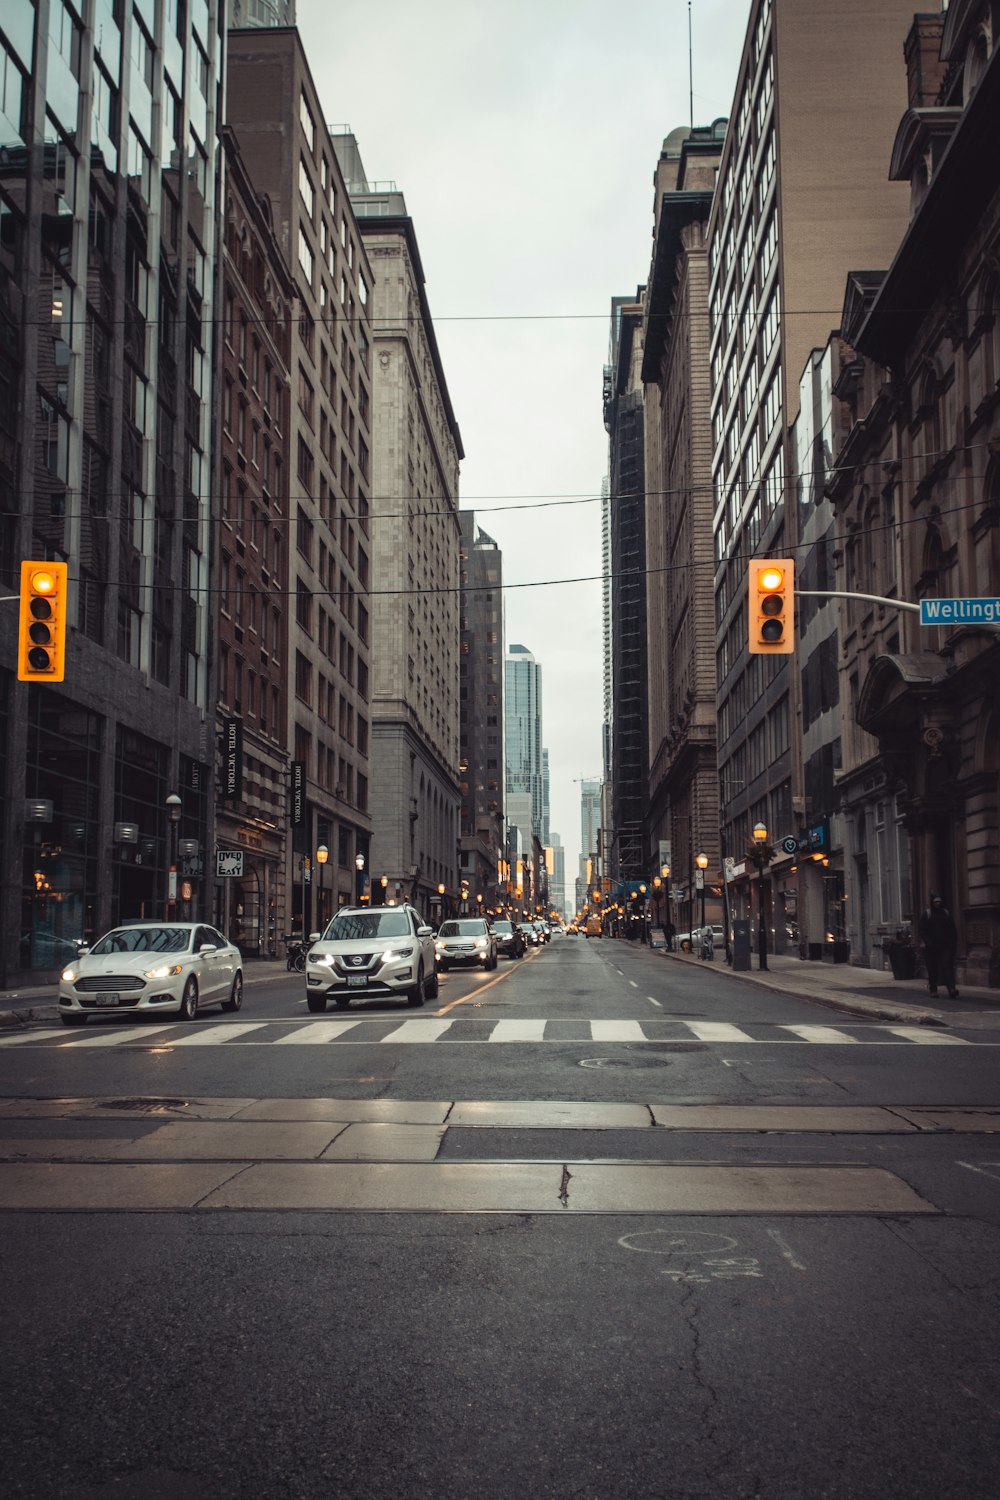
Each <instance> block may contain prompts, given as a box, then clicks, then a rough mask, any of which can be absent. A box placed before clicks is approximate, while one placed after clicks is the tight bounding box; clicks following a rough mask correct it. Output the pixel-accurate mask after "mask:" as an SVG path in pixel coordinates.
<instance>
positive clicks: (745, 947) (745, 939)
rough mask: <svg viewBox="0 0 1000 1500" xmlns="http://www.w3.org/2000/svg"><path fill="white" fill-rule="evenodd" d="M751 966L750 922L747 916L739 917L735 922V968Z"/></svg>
mask: <svg viewBox="0 0 1000 1500" xmlns="http://www.w3.org/2000/svg"><path fill="white" fill-rule="evenodd" d="M749 967H750V923H749V922H748V921H747V920H746V918H745V917H737V918H736V920H735V921H734V923H733V968H734V969H749Z"/></svg>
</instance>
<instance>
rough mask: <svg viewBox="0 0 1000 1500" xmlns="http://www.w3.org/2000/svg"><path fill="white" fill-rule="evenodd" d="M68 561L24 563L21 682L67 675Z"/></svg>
mask: <svg viewBox="0 0 1000 1500" xmlns="http://www.w3.org/2000/svg"><path fill="white" fill-rule="evenodd" d="M66 573H67V565H66V563H60V562H22V564H21V614H20V622H19V630H18V637H17V677H18V681H19V682H63V681H64V680H65V677H66Z"/></svg>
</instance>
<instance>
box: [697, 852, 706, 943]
mask: <svg viewBox="0 0 1000 1500" xmlns="http://www.w3.org/2000/svg"><path fill="white" fill-rule="evenodd" d="M694 862H695V864H696V865H697V866H698V878H699V880H700V882H701V956H702V958H704V957H705V871H706V870H707V869H708V855H707V854H696V855H695V857H694Z"/></svg>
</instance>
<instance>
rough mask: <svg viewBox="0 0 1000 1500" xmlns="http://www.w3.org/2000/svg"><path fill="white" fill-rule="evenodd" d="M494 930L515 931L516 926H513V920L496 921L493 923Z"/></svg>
mask: <svg viewBox="0 0 1000 1500" xmlns="http://www.w3.org/2000/svg"><path fill="white" fill-rule="evenodd" d="M493 931H494V932H513V931H514V926H513V923H511V922H504V921H500V922H494V923H493Z"/></svg>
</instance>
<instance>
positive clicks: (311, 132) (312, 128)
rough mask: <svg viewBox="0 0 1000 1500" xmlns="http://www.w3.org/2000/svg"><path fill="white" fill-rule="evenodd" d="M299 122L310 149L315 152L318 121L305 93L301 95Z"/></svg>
mask: <svg viewBox="0 0 1000 1500" xmlns="http://www.w3.org/2000/svg"><path fill="white" fill-rule="evenodd" d="M299 124H300V125H301V126H302V130H303V133H304V135H305V138H306V143H307V145H308V147H309V150H310V151H312V152H315V150H316V123H315V121H314V120H313V117H312V110H311V109H310V108H309V102H308V100H307V99H306V96H305V94H300V95H299Z"/></svg>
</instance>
